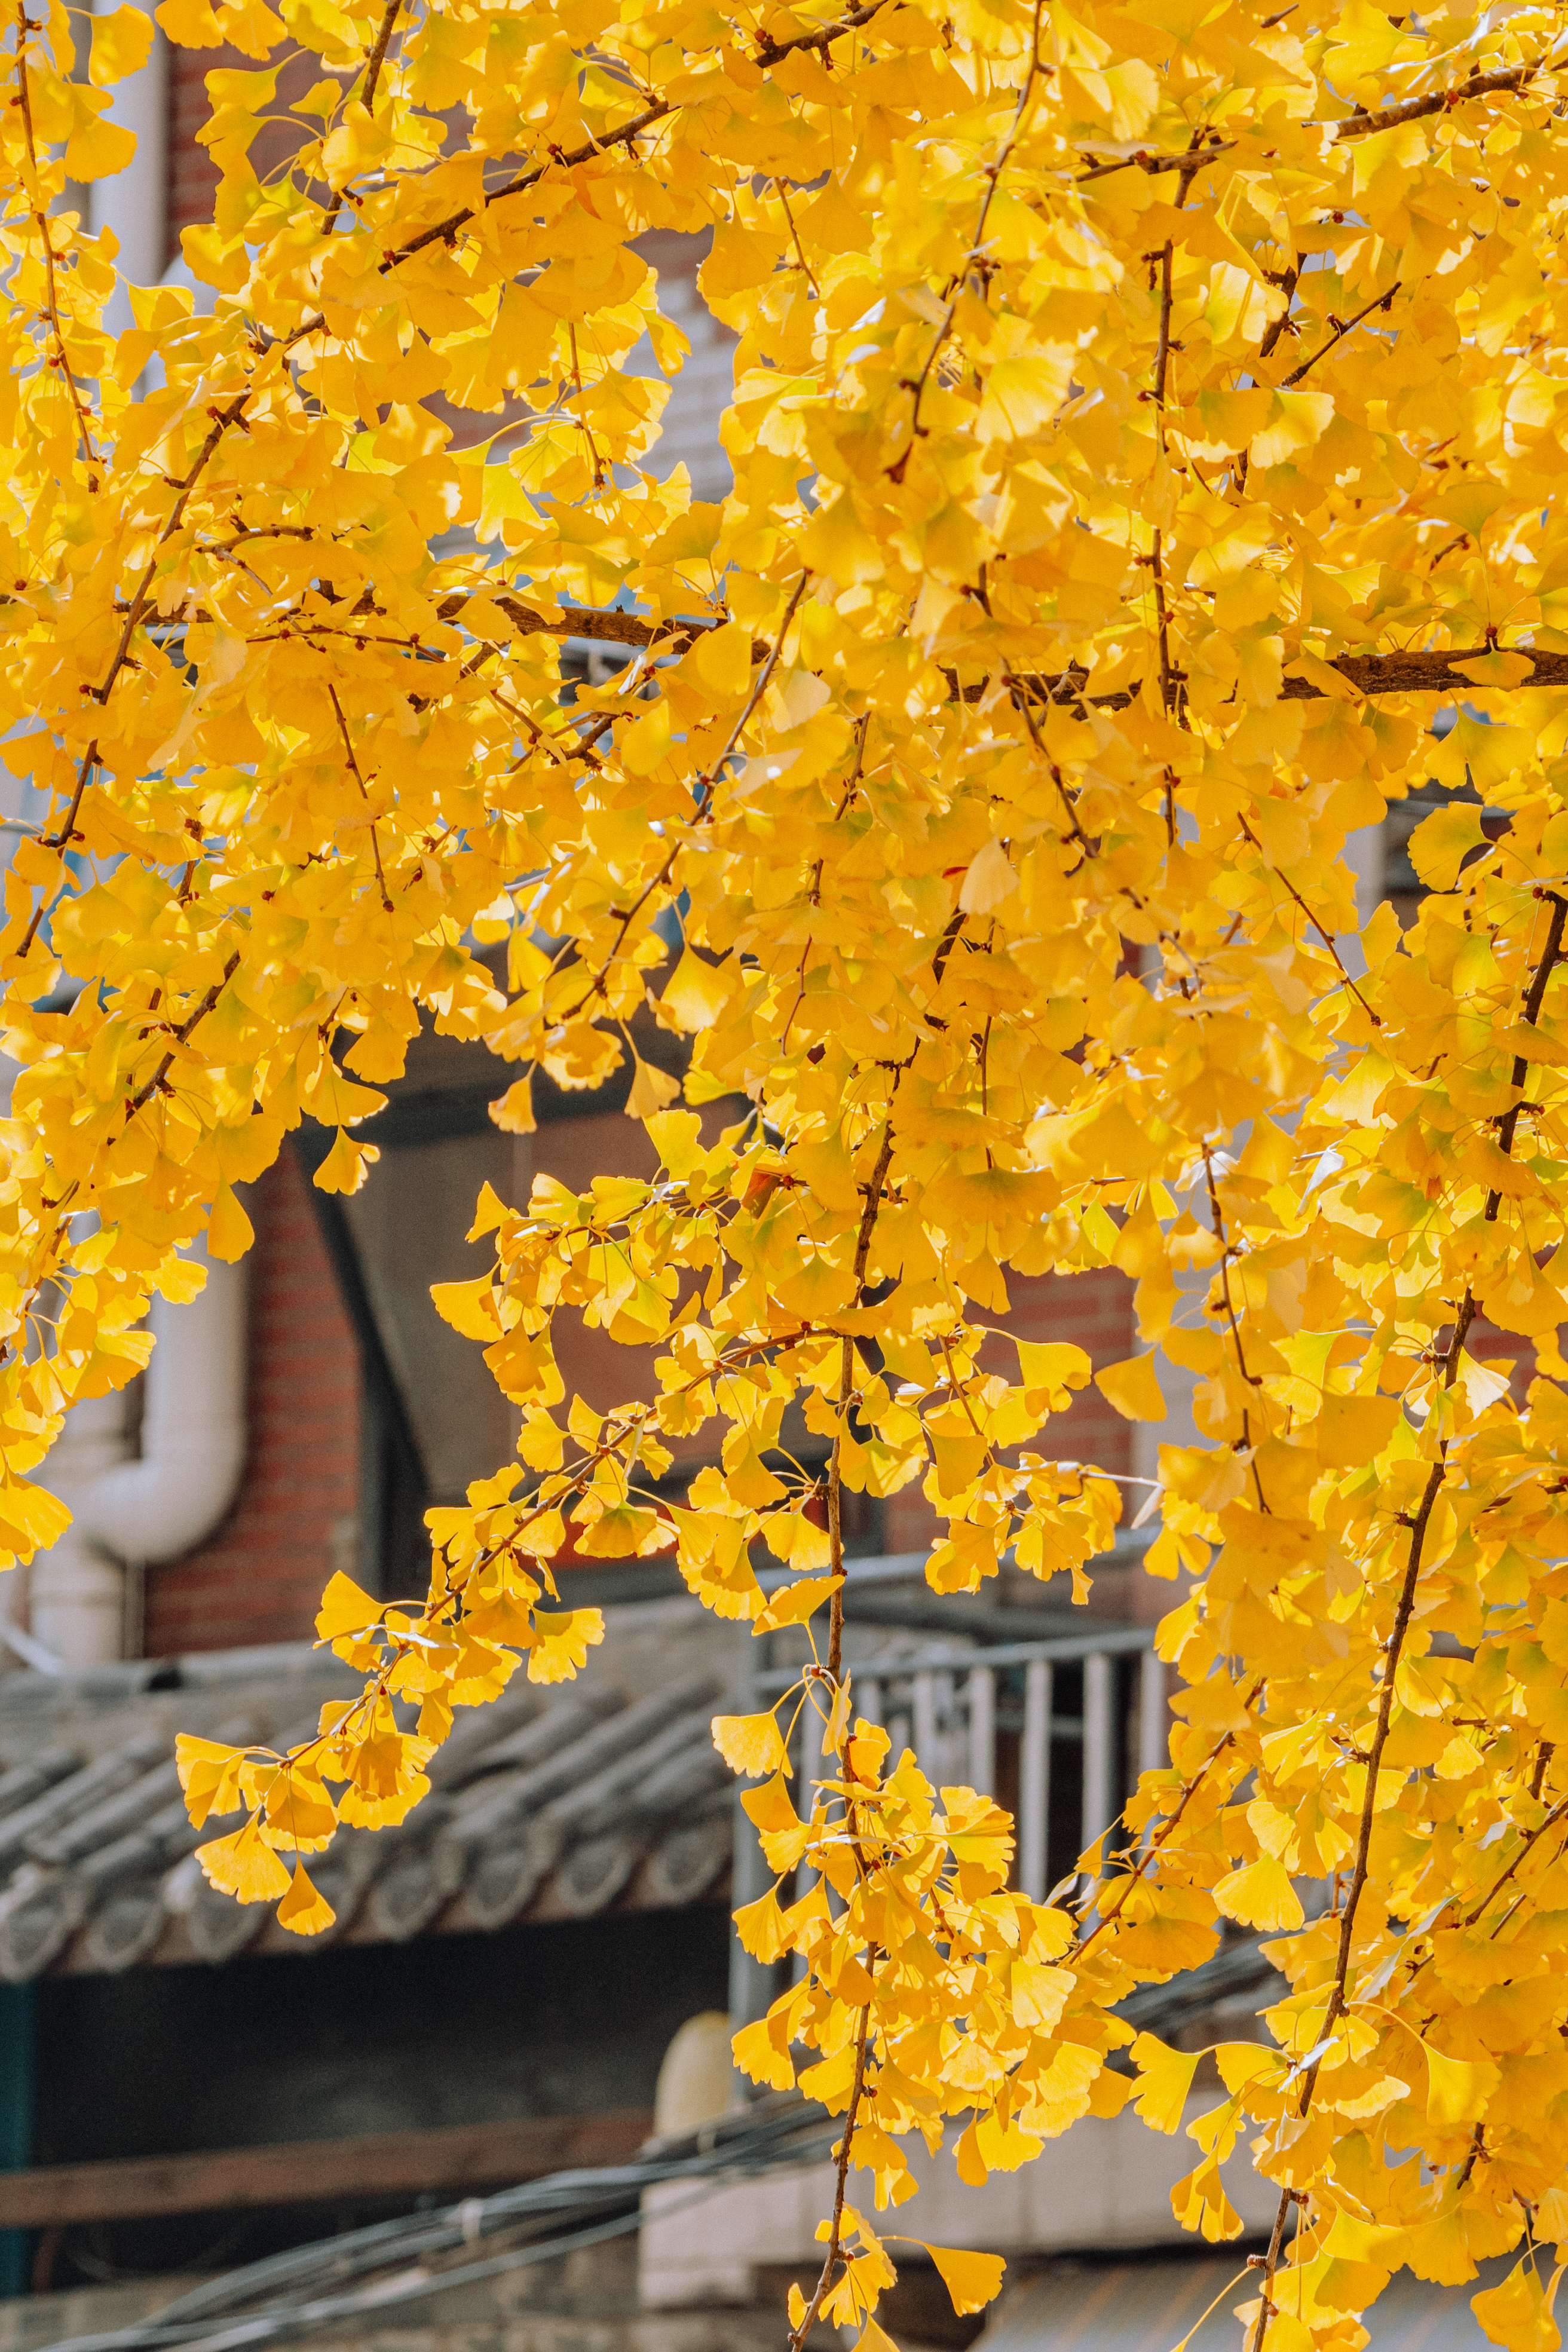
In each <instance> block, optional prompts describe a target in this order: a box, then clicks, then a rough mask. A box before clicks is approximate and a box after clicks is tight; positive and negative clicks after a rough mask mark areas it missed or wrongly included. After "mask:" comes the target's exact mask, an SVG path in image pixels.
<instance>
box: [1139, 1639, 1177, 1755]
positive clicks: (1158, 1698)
mask: <svg viewBox="0 0 1568 2352" xmlns="http://www.w3.org/2000/svg"><path fill="white" fill-rule="evenodd" d="M1170 1760H1171V1735H1170V1729H1169V1727H1168V1725H1167V1723H1166V1720H1165V1661H1164V1659H1163V1657H1161V1655H1160V1654H1159V1652H1158V1651H1157V1650H1155V1649H1152V1648H1151V1649H1147V1650H1145V1651H1144V1653H1143V1654H1142V1657H1141V1658H1140V1659H1139V1661H1138V1769H1139V1771H1140V1772H1163V1770H1164V1769H1165V1767H1166V1765H1167V1764H1168V1763H1169V1762H1170Z"/></svg>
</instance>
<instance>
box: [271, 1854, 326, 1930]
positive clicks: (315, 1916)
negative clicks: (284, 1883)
mask: <svg viewBox="0 0 1568 2352" xmlns="http://www.w3.org/2000/svg"><path fill="white" fill-rule="evenodd" d="M337 1916H338V1915H337V1913H336V1912H335V1911H334V1910H333V1909H332V1906H331V1904H330V1903H329V1902H328V1901H327V1899H326V1896H325V1895H322V1894H321V1893H320V1892H319V1891H318V1890H317V1888H316V1887H315V1886H313V1885H311V1883H310V1879H309V1878H308V1877H307V1876H306V1875H305V1865H304V1864H303V1863H302V1862H297V1863H296V1864H295V1865H294V1875H293V1877H292V1878H291V1879H290V1880H289V1892H288V1893H287V1894H286V1895H284V1897H283V1900H282V1901H281V1903H279V1906H278V1925H279V1927H287V1928H288V1930H289V1934H290V1935H291V1936H319V1935H320V1934H321V1931H322V1929H323V1928H324V1927H331V1924H332V1922H333V1920H334V1919H335V1918H336V1917H337Z"/></svg>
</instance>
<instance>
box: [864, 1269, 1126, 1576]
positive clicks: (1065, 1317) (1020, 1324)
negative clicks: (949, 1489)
mask: <svg viewBox="0 0 1568 2352" xmlns="http://www.w3.org/2000/svg"><path fill="white" fill-rule="evenodd" d="M1007 1289H1008V1295H1009V1297H1011V1299H1012V1302H1013V1304H1012V1307H1011V1309H1010V1311H1009V1312H1008V1313H1007V1314H1005V1315H1004V1316H999V1317H998V1318H997V1320H998V1321H999V1322H1000V1323H1002V1324H1003V1325H1005V1328H1007V1329H1008V1330H1009V1331H1015V1332H1016V1334H1017V1336H1018V1337H1019V1339H1035V1340H1063V1339H1066V1340H1070V1341H1071V1342H1072V1344H1073V1345H1074V1346H1075V1347H1079V1348H1081V1349H1083V1350H1084V1352H1085V1353H1086V1355H1088V1357H1089V1360H1090V1361H1091V1363H1092V1364H1093V1366H1094V1368H1095V1370H1096V1371H1098V1370H1100V1366H1101V1365H1102V1364H1114V1363H1117V1362H1119V1361H1120V1360H1121V1358H1122V1357H1123V1356H1131V1354H1132V1353H1133V1351H1134V1349H1136V1348H1137V1346H1138V1344H1139V1343H1138V1340H1137V1337H1136V1335H1135V1333H1134V1331H1133V1328H1132V1285H1131V1282H1130V1281H1129V1280H1128V1278H1127V1276H1125V1275H1124V1274H1119V1273H1118V1272H1117V1271H1116V1269H1115V1267H1114V1266H1104V1267H1100V1268H1097V1269H1096V1271H1094V1272H1093V1273H1091V1274H1068V1275H1054V1274H1047V1275H1041V1276H1034V1277H1032V1278H1031V1279H1029V1280H1021V1279H1020V1278H1019V1277H1018V1276H1010V1277H1009V1279H1008V1285H1007ZM1006 1355H1007V1356H1009V1357H1010V1356H1011V1355H1012V1349H1007V1350H1006ZM996 1369H997V1370H999V1371H1002V1372H1003V1373H1004V1374H1010V1375H1011V1376H1012V1377H1013V1378H1015V1379H1016V1376H1017V1363H1016V1360H1014V1361H1013V1362H1012V1363H1010V1364H1009V1363H1007V1362H1006V1361H1005V1360H1001V1361H999V1362H998V1364H997V1367H996ZM1031 1447H1032V1450H1034V1451H1036V1452H1039V1453H1043V1454H1050V1455H1053V1456H1055V1457H1057V1458H1058V1459H1062V1460H1070V1461H1075V1462H1093V1463H1095V1464H1097V1465H1099V1466H1100V1468H1101V1469H1102V1470H1111V1471H1115V1472H1116V1473H1117V1474H1118V1475H1120V1476H1123V1477H1125V1476H1126V1475H1128V1474H1129V1473H1130V1472H1131V1468H1132V1424H1131V1422H1126V1421H1123V1420H1122V1419H1121V1415H1120V1414H1119V1413H1115V1412H1112V1411H1111V1409H1110V1406H1109V1405H1108V1404H1107V1403H1106V1402H1105V1400H1104V1398H1103V1397H1102V1396H1101V1395H1100V1391H1099V1390H1098V1389H1095V1388H1089V1389H1085V1390H1083V1391H1081V1392H1080V1394H1079V1396H1078V1397H1077V1398H1075V1400H1074V1402H1073V1404H1072V1407H1071V1410H1070V1411H1069V1412H1065V1413H1062V1414H1060V1415H1059V1416H1053V1418H1052V1419H1051V1420H1049V1421H1048V1422H1047V1423H1046V1425H1045V1428H1044V1429H1043V1430H1042V1431H1041V1432H1040V1434H1039V1435H1038V1437H1037V1438H1034V1439H1032V1440H1031ZM1140 1499H1141V1498H1140ZM1126 1504H1127V1498H1126V1496H1125V1495H1124V1496H1123V1508H1124V1512H1125V1514H1126V1516H1127V1517H1131V1511H1135V1510H1136V1508H1137V1502H1136V1501H1134V1502H1133V1503H1132V1506H1131V1510H1127V1508H1126ZM941 1525H942V1523H941V1522H940V1521H939V1520H938V1518H937V1516H936V1513H935V1512H934V1511H933V1510H932V1508H931V1505H930V1504H929V1503H928V1502H927V1500H926V1498H925V1496H924V1494H923V1493H922V1491H921V1482H920V1480H919V1479H917V1480H916V1481H915V1482H914V1484H913V1485H912V1486H906V1487H905V1488H904V1489H903V1491H902V1492H901V1493H900V1494H897V1495H894V1496H891V1497H890V1498H889V1501H888V1503H887V1504H886V1505H885V1507H884V1518H883V1540H884V1542H885V1545H886V1548H887V1549H888V1550H889V1551H890V1552H900V1551H921V1550H923V1549H925V1547H926V1545H927V1544H929V1543H931V1541H932V1540H933V1539H934V1538H935V1537H936V1535H937V1534H938V1532H939V1530H940V1528H941Z"/></svg>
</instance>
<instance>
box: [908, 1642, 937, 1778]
mask: <svg viewBox="0 0 1568 2352" xmlns="http://www.w3.org/2000/svg"><path fill="white" fill-rule="evenodd" d="M911 1683H912V1692H911V1696H912V1702H913V1713H914V1740H915V1761H916V1762H917V1763H918V1764H919V1766H920V1768H921V1771H922V1772H923V1773H924V1774H925V1775H926V1777H927V1779H928V1780H929V1779H931V1777H932V1775H935V1776H936V1777H937V1778H939V1779H940V1777H941V1774H940V1770H939V1768H938V1764H937V1755H936V1675H934V1674H933V1673H932V1671H931V1668H930V1667H929V1666H926V1667H922V1669H921V1672H920V1673H919V1674H918V1675H914V1676H912V1677H911Z"/></svg>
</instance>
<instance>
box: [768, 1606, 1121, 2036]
mask: <svg viewBox="0 0 1568 2352" xmlns="http://www.w3.org/2000/svg"><path fill="white" fill-rule="evenodd" d="M1153 1643H1154V1628H1153V1627H1152V1625H1148V1626H1145V1625H1136V1626H1131V1625H1130V1626H1125V1627H1121V1626H1115V1627H1113V1626H1103V1627H1101V1628H1100V1629H1098V1630H1096V1631H1094V1632H1087V1631H1086V1632H1085V1633H1075V1634H1070V1635H1065V1636H1058V1637H1055V1638H1052V1639H1049V1640H1045V1641H1034V1642H1011V1643H996V1644H993V1645H992V1646H990V1647H987V1648H984V1649H980V1648H975V1649H959V1648H957V1647H955V1646H954V1645H952V1644H951V1643H947V1644H942V1645H932V1646H930V1647H928V1648H924V1649H921V1650H917V1651H914V1652H912V1653H910V1654H909V1655H907V1656H903V1657H895V1656H891V1655H884V1656H882V1657H873V1658H870V1659H865V1660H862V1661H861V1662H860V1663H858V1664H855V1665H853V1666H852V1667H851V1691H852V1711H853V1713H854V1714H856V1715H857V1716H862V1717H865V1718H866V1719H867V1720H868V1721H870V1722H876V1723H880V1724H881V1725H883V1726H884V1727H885V1728H886V1729H887V1731H888V1732H889V1735H890V1737H891V1739H892V1747H893V1754H894V1756H895V1758H896V1757H897V1755H898V1753H899V1751H900V1748H912V1749H913V1751H914V1755H915V1759H916V1761H917V1762H918V1763H919V1765H920V1767H921V1770H922V1771H923V1772H924V1773H925V1775H926V1777H927V1779H928V1780H931V1782H933V1784H935V1785H936V1786H937V1787H941V1786H942V1785H943V1784H951V1783H952V1782H963V1784H965V1785H966V1786H968V1787H970V1788H972V1789H977V1790H980V1791H981V1792H982V1793H983V1794H984V1795H986V1796H993V1797H997V1798H999V1799H1000V1800H1002V1801H1004V1802H1005V1803H1006V1804H1007V1805H1008V1806H1009V1807H1010V1809H1011V1810H1012V1811H1013V1812H1014V1814H1015V1817H1016V1822H1017V1834H1018V1845H1017V1856H1016V1866H1015V1873H1014V1876H1015V1883H1016V1885H1017V1886H1018V1887H1019V1889H1020V1890H1021V1891H1022V1892H1023V1893H1024V1894H1026V1895H1029V1896H1031V1897H1032V1898H1033V1900H1035V1901H1036V1902H1043V1901H1044V1899H1045V1897H1046V1895H1047V1893H1048V1892H1049V1891H1050V1888H1051V1886H1052V1885H1053V1883H1054V1882H1053V1880H1052V1878H1051V1866H1052V1864H1053V1862H1055V1863H1056V1864H1058V1867H1059V1866H1060V1865H1062V1864H1066V1865H1067V1872H1068V1877H1069V1878H1070V1877H1071V1876H1072V1875H1073V1874H1074V1865H1075V1864H1077V1862H1078V1859H1079V1855H1080V1854H1082V1853H1086V1852H1088V1851H1089V1850H1090V1849H1091V1848H1092V1847H1094V1846H1095V1845H1096V1844H1097V1843H1098V1842H1099V1840H1100V1839H1101V1838H1102V1837H1104V1836H1105V1834H1106V1833H1107V1832H1108V1831H1110V1830H1111V1829H1112V1828H1113V1827H1114V1825H1115V1823H1116V1822H1117V1820H1118V1818H1119V1817H1120V1815H1121V1809H1122V1806H1123V1805H1124V1804H1125V1802H1126V1800H1127V1796H1128V1794H1129V1793H1130V1791H1131V1789H1132V1788H1134V1787H1135V1786H1136V1784H1137V1780H1138V1776H1139V1774H1140V1773H1141V1772H1144V1771H1148V1770H1152V1769H1158V1768H1159V1767H1161V1766H1162V1765H1163V1764H1164V1763H1165V1762H1166V1761H1167V1760H1168V1746H1167V1741H1168V1718H1167V1711H1166V1705H1165V1690H1166V1685H1165V1667H1164V1664H1163V1661H1162V1660H1161V1659H1160V1658H1159V1657H1158V1656H1157V1655H1156V1654H1155V1651H1154V1646H1153ZM794 1680H795V1674H793V1673H787V1672H774V1673H770V1674H765V1675H761V1676H759V1677H758V1678H757V1684H756V1689H757V1693H758V1703H759V1704H762V1705H765V1704H766V1703H767V1700H768V1698H769V1697H770V1696H776V1695H777V1694H778V1693H779V1692H780V1691H782V1690H784V1689H786V1688H787V1687H788V1686H789V1685H790V1683H792V1682H793V1681H794ZM1063 1701H1065V1702H1066V1704H1065V1705H1064V1704H1062V1703H1061V1702H1063ZM814 1721H815V1718H813V1717H810V1715H809V1710H806V1711H803V1717H802V1728H801V1729H800V1730H797V1733H796V1739H797V1743H798V1744H799V1746H800V1747H801V1748H802V1749H804V1746H805V1740H807V1739H813V1738H814V1735H813V1733H812V1731H810V1730H808V1729H806V1728H805V1725H806V1724H807V1723H808V1722H814ZM1058 1748H1066V1749H1067V1750H1068V1753H1069V1757H1070V1758H1071V1763H1072V1767H1073V1768H1074V1769H1069V1770H1068V1772H1067V1773H1065V1774H1063V1773H1062V1772H1060V1771H1059V1770H1058V1769H1056V1766H1057V1758H1056V1753H1055V1751H1056V1750H1057V1749H1058ZM1073 1751H1076V1755H1074V1754H1073ZM795 1769H796V1772H797V1774H798V1775H799V1777H800V1780H802V1782H805V1781H806V1780H809V1779H810V1777H811V1773H812V1759H810V1758H808V1757H807V1756H806V1755H805V1753H804V1752H802V1753H798V1754H797V1755H796V1757H795ZM1075 1780H1076V1782H1077V1797H1078V1802H1077V1805H1076V1807H1074V1805H1073V1802H1072V1797H1073V1790H1072V1786H1071V1783H1072V1782H1073V1781H1075ZM1075 1811H1076V1815H1077V1818H1076V1820H1075V1819H1074V1818H1073V1815H1074V1813H1075ZM1069 1846H1070V1852H1069V1851H1068V1847H1069ZM1092 1876H1093V1874H1085V1876H1084V1880H1083V1882H1082V1884H1083V1889H1084V1891H1085V1892H1087V1891H1088V1889H1089V1885H1090V1884H1091V1883H1092ZM769 1883H770V1880H769V1877H768V1874H767V1873H766V1869H765V1865H764V1864H763V1856H762V1853H761V1850H760V1848H759V1846H758V1844H757V1842H756V1834H755V1832H754V1831H753V1830H752V1826H751V1823H750V1822H749V1821H748V1820H747V1818H746V1816H745V1815H744V1813H742V1812H741V1811H739V1808H738V1807H737V1813H736V1833H735V1879H734V1888H735V1893H734V1899H735V1902H736V1904H737V1906H739V1905H741V1904H743V1903H748V1902H751V1901H752V1900H753V1899H754V1898H755V1897H756V1896H757V1895H761V1894H762V1893H763V1889H764V1887H765V1886H766V1885H768V1884H769ZM773 1990H775V1982H774V1977H773V1971H772V1970H771V1969H763V1968H762V1967H760V1966H759V1964H758V1963H757V1962H756V1961H754V1960H752V1959H751V1958H749V1956H748V1955H747V1954H745V1953H744V1952H742V1950H741V1948H740V1947H739V1945H738V1944H736V1945H735V1946H733V1947H732V1954H731V2009H732V2011H734V2013H735V2015H736V2018H737V2021H742V2022H743V2021H746V2020H748V2019H750V2018H752V2017H756V2016H759V2015H761V2014H762V2012H763V2010H764V2009H765V2008H766V2006H767V2003H768V2000H771V1998H772V1996H773Z"/></svg>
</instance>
